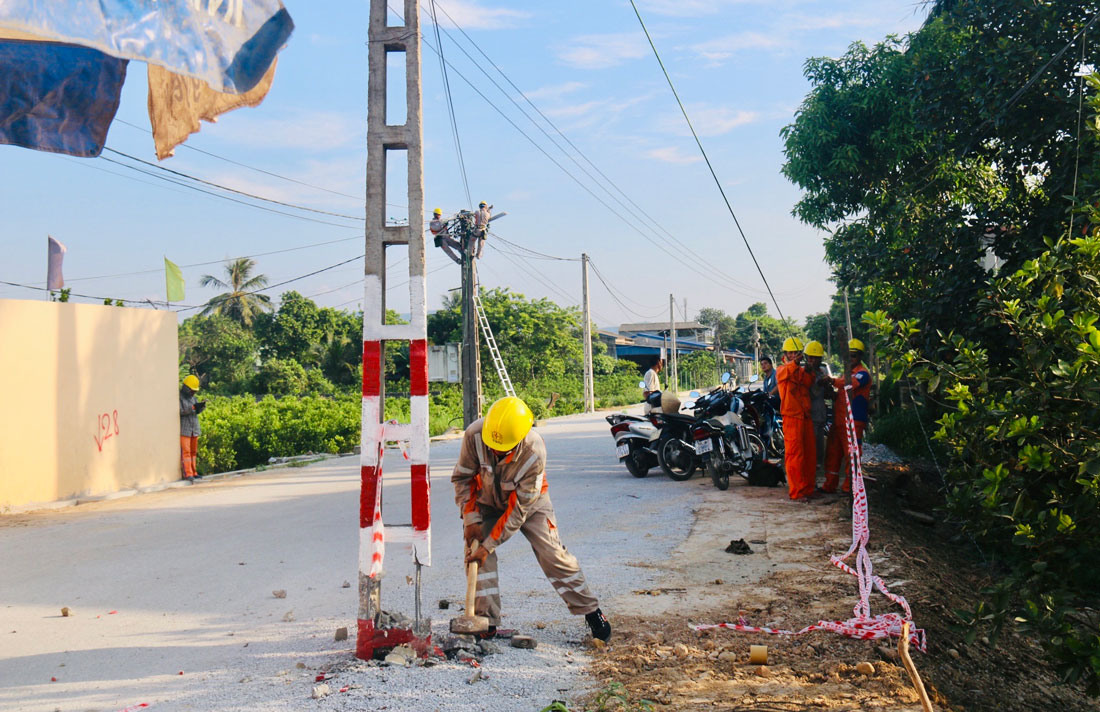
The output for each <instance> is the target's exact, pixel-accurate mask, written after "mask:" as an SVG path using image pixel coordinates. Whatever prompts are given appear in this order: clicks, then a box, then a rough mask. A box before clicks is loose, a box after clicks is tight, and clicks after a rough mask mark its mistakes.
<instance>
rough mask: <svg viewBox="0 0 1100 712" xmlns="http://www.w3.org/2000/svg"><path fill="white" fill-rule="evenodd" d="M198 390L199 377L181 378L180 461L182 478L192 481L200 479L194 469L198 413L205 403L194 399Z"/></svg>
mask: <svg viewBox="0 0 1100 712" xmlns="http://www.w3.org/2000/svg"><path fill="white" fill-rule="evenodd" d="M198 391H199V379H198V377H197V376H195V375H194V374H192V375H190V376H188V377H187V378H185V379H183V385H181V386H180V461H181V463H182V465H183V479H185V480H188V481H191V482H194V481H195V480H197V479H202V475H200V474H199V473H198V471H197V470H196V469H195V468H196V465H197V463H198V458H199V433H201V432H202V428H200V427H199V413H201V412H202V411H203V410H204V409H205V408H206V403H203V402H202V401H197V400H195V394H196V393H198Z"/></svg>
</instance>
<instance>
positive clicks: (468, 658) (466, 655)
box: [455, 650, 481, 663]
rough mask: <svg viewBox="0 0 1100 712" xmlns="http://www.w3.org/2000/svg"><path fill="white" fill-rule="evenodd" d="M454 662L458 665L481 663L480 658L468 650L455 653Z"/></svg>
mask: <svg viewBox="0 0 1100 712" xmlns="http://www.w3.org/2000/svg"><path fill="white" fill-rule="evenodd" d="M455 660H457V661H458V662H460V663H477V662H481V656H479V655H476V654H474V653H473V652H472V651H469V650H459V651H458V652H456V653H455Z"/></svg>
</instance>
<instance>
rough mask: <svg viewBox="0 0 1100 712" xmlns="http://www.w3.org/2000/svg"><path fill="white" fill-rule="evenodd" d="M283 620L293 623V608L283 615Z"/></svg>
mask: <svg viewBox="0 0 1100 712" xmlns="http://www.w3.org/2000/svg"><path fill="white" fill-rule="evenodd" d="M283 622H284V623H293V622H294V610H293V609H291V610H289V611H287V612H286V614H285V615H284V616H283Z"/></svg>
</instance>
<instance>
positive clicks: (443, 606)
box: [439, 598, 451, 611]
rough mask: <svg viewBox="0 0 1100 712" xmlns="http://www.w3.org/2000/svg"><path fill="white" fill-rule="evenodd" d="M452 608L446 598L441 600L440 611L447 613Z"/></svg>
mask: <svg viewBox="0 0 1100 712" xmlns="http://www.w3.org/2000/svg"><path fill="white" fill-rule="evenodd" d="M450 607H451V602H450V601H448V600H447V599H446V598H441V599H439V610H441V611H445V610H447V609H448V608H450Z"/></svg>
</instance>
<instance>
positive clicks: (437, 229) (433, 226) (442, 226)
mask: <svg viewBox="0 0 1100 712" xmlns="http://www.w3.org/2000/svg"><path fill="white" fill-rule="evenodd" d="M428 229H429V230H431V231H432V234H433V235H438V234H439V233H441V232H443V231H444V230H446V229H447V223H446V222H445V221H444V220H443V218H437V217H433V218H432V221H431V222H430V223H428Z"/></svg>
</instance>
